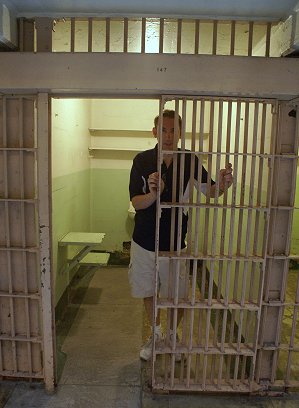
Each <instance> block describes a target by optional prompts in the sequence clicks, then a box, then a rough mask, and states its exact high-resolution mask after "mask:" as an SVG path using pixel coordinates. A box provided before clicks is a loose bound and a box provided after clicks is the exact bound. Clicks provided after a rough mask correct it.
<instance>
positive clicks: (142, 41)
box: [141, 18, 146, 54]
mask: <svg viewBox="0 0 299 408" xmlns="http://www.w3.org/2000/svg"><path fill="white" fill-rule="evenodd" d="M141 21H142V23H141V24H142V25H141V54H144V53H145V38H146V37H145V34H146V18H142V20H141Z"/></svg>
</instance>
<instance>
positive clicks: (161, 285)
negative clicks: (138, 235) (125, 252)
mask: <svg viewBox="0 0 299 408" xmlns="http://www.w3.org/2000/svg"><path fill="white" fill-rule="evenodd" d="M177 265H179V270H178V274H179V276H178V297H179V298H183V297H184V295H185V292H186V290H188V282H187V277H186V275H187V273H186V260H185V259H184V260H172V261H171V260H169V259H168V258H165V259H160V261H159V270H158V294H159V297H160V298H174V296H175V293H176V291H175V286H176V281H177V280H176V274H177V273H176V269H177ZM155 270H156V265H155V252H152V251H147V250H146V249H144V248H142V247H141V246H140V245H138V244H136V242H134V241H132V242H131V261H130V266H129V282H130V285H131V293H132V296H133V297H136V298H146V297H151V296H154V294H155ZM169 276H172V279H171V280H170V281H172V285H171V287H169Z"/></svg>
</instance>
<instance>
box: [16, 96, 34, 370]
mask: <svg viewBox="0 0 299 408" xmlns="http://www.w3.org/2000/svg"><path fill="white" fill-rule="evenodd" d="M19 146H20V148H22V147H23V146H24V112H23V99H22V98H20V99H19ZM24 182H25V178H24V153H23V151H20V198H21V199H22V200H24V198H25V197H24ZM24 205H25V204H24V201H22V202H21V203H20V207H21V234H22V248H23V249H25V248H26V231H25V208H24ZM26 258H27V257H26V252H25V251H24V250H23V251H22V261H23V262H22V272H23V282H24V292H25V294H26V295H28V270H27V259H26ZM24 303H25V319H26V336H27V339H28V340H27V361H28V372H29V374H30V376H32V353H31V343H30V312H29V300H28V297H27V296H26V297H25V298H24Z"/></svg>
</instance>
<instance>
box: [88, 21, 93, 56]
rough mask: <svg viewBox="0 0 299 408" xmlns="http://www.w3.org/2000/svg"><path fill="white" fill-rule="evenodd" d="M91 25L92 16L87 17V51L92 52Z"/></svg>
mask: <svg viewBox="0 0 299 408" xmlns="http://www.w3.org/2000/svg"><path fill="white" fill-rule="evenodd" d="M92 26H93V18H92V17H89V18H88V52H92V28H93V27H92Z"/></svg>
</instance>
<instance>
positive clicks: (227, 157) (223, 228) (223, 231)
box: [217, 101, 232, 301]
mask: <svg viewBox="0 0 299 408" xmlns="http://www.w3.org/2000/svg"><path fill="white" fill-rule="evenodd" d="M227 103H228V107H227V125H226V126H227V127H226V149H225V151H226V154H225V165H227V164H228V163H229V162H230V154H229V153H230V144H231V120H232V101H228V102H227ZM227 196H228V193H227V191H225V192H224V197H223V209H222V222H221V233H220V255H224V248H225V246H224V245H225V235H226V220H227V208H226V206H227ZM223 264H224V263H223V262H220V264H219V272H218V288H217V300H218V301H220V299H221V290H222V276H223Z"/></svg>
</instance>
